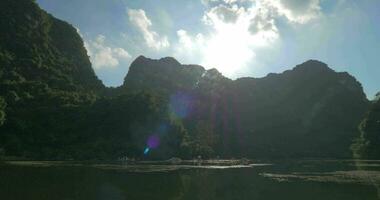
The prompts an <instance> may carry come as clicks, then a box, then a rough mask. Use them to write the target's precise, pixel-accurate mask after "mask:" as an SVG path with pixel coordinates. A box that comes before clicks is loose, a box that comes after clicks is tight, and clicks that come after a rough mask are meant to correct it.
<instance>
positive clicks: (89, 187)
mask: <svg viewBox="0 0 380 200" xmlns="http://www.w3.org/2000/svg"><path fill="white" fill-rule="evenodd" d="M379 186H380V161H353V160H287V161H284V160H282V161H267V162H262V161H257V162H255V163H254V164H251V165H232V166H218V165H208V166H198V165H188V164H178V165H163V164H155V163H140V164H136V165H122V164H115V163H78V162H30V161H25V162H7V163H3V164H0V199H1V200H8V199H9V200H18V199H20V200H21V199H22V200H24V199H31V200H51V199H56V200H60V199H62V200H77V199H78V200H79V199H96V200H121V199H127V200H134V199H136V200H137V199H138V200H145V199H147V200H148V199H149V200H155V199H162V200H168V199H169V200H170V199H172V200H177V199H178V200H180V199H186V200H187V199H189V200H196V199H205V200H212V199H218V200H224V199H226V200H227V199H239V200H241V199H243V200H244V199H247V200H248V199H249V200H252V199H262V200H275V199H276V200H278V199H291V200H298V199H300V200H301V199H302V200H305V199H308V200H313V199H316V200H317V199H318V200H329V199H331V200H339V199H342V200H353V199H357V200H367V199H368V200H370V199H380V198H379V197H380V196H379Z"/></svg>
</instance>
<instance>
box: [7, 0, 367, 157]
mask: <svg viewBox="0 0 380 200" xmlns="http://www.w3.org/2000/svg"><path fill="white" fill-rule="evenodd" d="M0 14H1V16H2V18H0V29H1V30H3V31H1V32H0V158H5V159H9V158H14V157H16V158H17V159H54V160H67V159H77V160H88V159H104V160H115V159H118V158H120V157H125V156H128V157H134V158H139V159H168V158H171V157H181V158H186V159H190V158H194V157H197V156H202V157H203V158H213V157H223V158H231V157H250V158H274V157H279V158H286V157H291V158H300V157H322V158H326V157H334V158H342V157H344V158H349V157H351V152H350V149H349V147H350V145H351V143H352V140H353V139H354V138H356V137H358V135H359V133H358V131H357V126H358V124H359V123H360V121H361V120H362V118H363V116H364V115H365V113H366V111H367V109H368V107H369V105H370V103H369V102H368V100H367V99H366V97H365V95H364V93H363V89H362V86H361V84H360V83H359V82H358V81H357V80H356V79H355V78H354V77H352V76H351V75H349V74H348V73H345V72H335V71H333V70H332V69H330V68H329V67H328V66H327V65H326V64H324V63H322V62H319V61H316V60H310V61H307V62H305V63H302V64H300V65H297V66H296V67H295V68H293V69H291V70H287V71H285V72H283V73H280V74H268V76H266V77H263V78H250V77H245V78H239V79H237V80H231V79H229V78H226V77H224V76H223V75H222V74H221V73H220V72H218V71H217V70H216V69H209V70H206V69H204V68H203V67H202V66H199V65H182V64H181V63H179V62H178V61H177V60H175V59H174V58H172V57H165V58H161V59H158V60H155V59H149V58H146V57H143V56H140V57H138V58H137V59H136V60H135V61H134V62H132V64H131V66H130V69H129V72H128V74H127V75H126V77H125V80H124V83H123V84H122V85H121V86H120V87H117V88H106V87H105V86H104V85H103V84H102V82H101V81H100V80H99V79H98V78H97V77H96V75H95V73H94V71H93V69H92V67H91V63H90V60H89V57H88V56H87V52H86V49H85V48H84V45H83V41H82V39H81V37H80V35H79V34H78V33H77V31H76V29H75V28H74V27H73V26H71V25H70V24H68V23H66V22H64V21H61V20H59V19H56V18H54V17H53V16H52V15H50V14H48V13H46V12H45V11H43V10H42V9H40V8H39V7H38V5H37V4H36V3H35V2H34V1H32V0H18V1H14V0H3V1H1V2H0ZM371 112H373V111H371ZM367 117H369V118H372V115H369V116H367ZM366 127H367V126H366ZM368 127H371V126H368ZM363 130H364V129H363ZM365 130H366V133H367V132H368V131H367V129H365ZM368 133H369V132H368ZM369 135H373V134H362V138H364V139H365V140H369V141H371V140H372V139H371V138H368V136H369ZM364 139H363V140H362V141H364Z"/></svg>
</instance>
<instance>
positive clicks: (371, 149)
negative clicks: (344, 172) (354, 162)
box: [351, 98, 380, 159]
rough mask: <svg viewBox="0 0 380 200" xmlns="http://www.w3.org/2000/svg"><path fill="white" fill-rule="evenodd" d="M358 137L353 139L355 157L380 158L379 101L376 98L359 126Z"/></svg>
mask: <svg viewBox="0 0 380 200" xmlns="http://www.w3.org/2000/svg"><path fill="white" fill-rule="evenodd" d="M359 130H360V133H361V134H360V137H358V138H357V139H356V140H355V143H354V144H353V145H352V147H351V148H352V150H353V153H354V157H355V158H360V159H379V158H380V148H379V147H380V101H379V100H378V99H377V98H376V100H375V101H374V102H373V105H372V107H371V109H370V111H369V112H368V113H367V115H366V117H365V118H364V120H363V121H362V122H361V123H360V126H359Z"/></svg>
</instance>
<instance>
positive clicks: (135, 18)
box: [127, 9, 170, 50]
mask: <svg viewBox="0 0 380 200" xmlns="http://www.w3.org/2000/svg"><path fill="white" fill-rule="evenodd" d="M127 12H128V16H129V21H130V22H131V23H132V24H133V25H134V26H136V27H137V28H138V30H139V31H140V32H141V33H142V34H143V37H144V40H145V43H146V44H147V45H148V47H150V48H153V49H155V50H160V49H163V48H167V47H169V46H170V43H169V41H168V38H167V37H166V36H163V37H161V36H160V35H159V34H158V33H157V32H155V31H153V30H151V26H152V22H151V21H150V19H149V18H148V17H147V16H146V14H145V11H144V10H142V9H138V10H134V9H128V10H127Z"/></svg>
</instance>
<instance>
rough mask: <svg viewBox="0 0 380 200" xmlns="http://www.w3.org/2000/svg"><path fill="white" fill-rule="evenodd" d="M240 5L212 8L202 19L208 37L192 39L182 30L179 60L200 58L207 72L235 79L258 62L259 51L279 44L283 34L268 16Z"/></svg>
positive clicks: (229, 4)
mask: <svg viewBox="0 0 380 200" xmlns="http://www.w3.org/2000/svg"><path fill="white" fill-rule="evenodd" d="M237 1H238V0H236V1H232V0H230V1H220V4H218V5H214V6H211V7H208V10H206V12H205V13H204V15H203V17H202V21H203V22H204V25H205V26H207V27H208V28H209V30H210V31H209V33H207V34H203V33H198V34H196V35H191V34H189V33H188V32H187V31H186V30H179V31H178V32H177V36H178V40H179V42H178V45H177V52H176V53H177V56H178V57H179V58H182V57H186V56H187V55H188V54H190V57H192V56H199V58H200V59H201V61H200V64H202V65H204V66H205V67H206V68H217V69H218V70H219V71H221V72H222V73H223V74H224V75H227V76H234V74H235V73H236V72H237V71H238V70H241V69H242V68H245V67H247V65H248V64H249V63H250V62H251V60H253V59H254V58H255V48H258V47H263V46H264V47H265V46H268V45H270V44H271V43H273V42H275V41H276V40H277V38H278V37H279V33H278V29H277V27H276V25H275V22H274V20H273V18H270V16H269V14H268V12H264V11H263V10H262V9H261V8H260V7H254V6H251V7H244V6H240V5H238V4H235V2H237ZM215 2H216V1H213V3H214V4H215ZM189 52H190V53H189Z"/></svg>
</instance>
